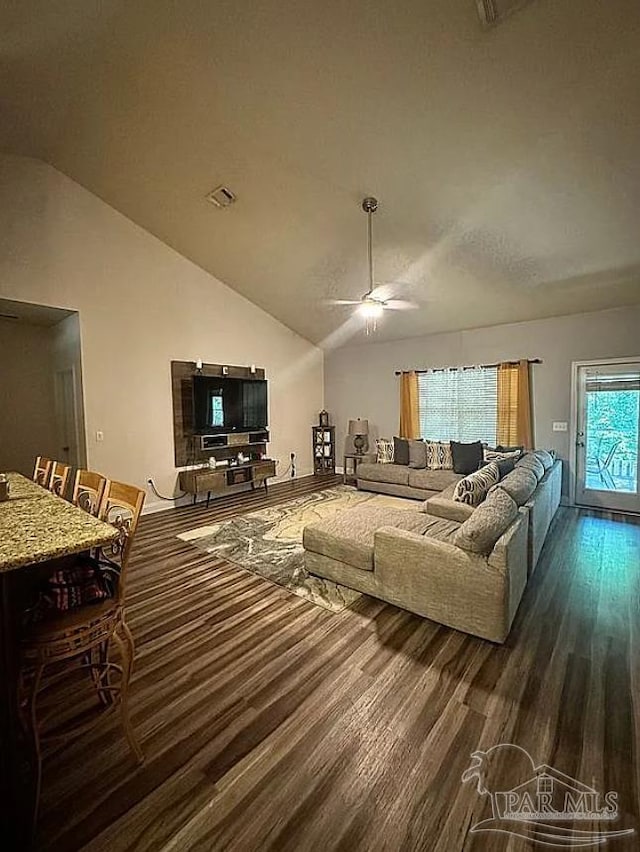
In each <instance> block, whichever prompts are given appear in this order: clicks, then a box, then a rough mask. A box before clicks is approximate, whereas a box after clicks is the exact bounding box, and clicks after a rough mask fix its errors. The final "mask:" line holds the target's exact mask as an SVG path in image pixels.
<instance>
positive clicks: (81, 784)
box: [38, 478, 640, 852]
mask: <svg viewBox="0 0 640 852" xmlns="http://www.w3.org/2000/svg"><path fill="white" fill-rule="evenodd" d="M326 484H333V482H329V483H326ZM317 487H318V481H317V480H314V479H313V478H309V479H306V480H300V481H299V482H297V483H296V484H295V485H289V484H281V485H276V486H274V487H273V488H272V489H271V493H270V495H269V496H268V497H265V495H264V494H261V493H257V492H256V493H255V494H253V495H250V496H249V497H248V498H244V499H239V498H233V497H232V498H228V499H225V500H224V502H223V503H217V504H214V505H212V506H211V508H210V509H209V510H206V509H204V508H203V507H195V508H186V509H179V510H171V511H169V512H163V513H159V514H157V515H152V516H149V517H145V518H144V519H143V521H142V524H141V528H140V531H139V533H138V538H137V541H136V543H135V547H134V552H133V557H132V563H131V566H130V574H129V593H128V621H129V624H130V625H131V627H132V629H133V633H134V636H135V639H136V644H137V654H136V669H135V674H134V679H133V684H132V696H131V710H132V718H133V723H134V726H135V728H136V731H137V733H138V735H139V737H140V740H141V744H142V746H143V749H144V752H145V755H146V762H145V764H144V766H143V767H141V768H138V767H136V765H135V764H134V762H133V759H132V757H131V756H130V754H129V752H128V750H127V746H126V742H125V740H124V737H123V736H122V734H121V730H120V728H119V726H118V723H117V719H116V718H113V717H112V718H110V719H105V722H104V725H103V726H102V727H100V728H98V729H97V730H95V731H94V732H92V733H90V734H87V735H86V736H84V737H82V738H81V739H79V740H77V741H76V742H74V743H72V744H71V745H69V746H67V747H66V748H65V749H64V750H63V749H60V750H58V751H55V752H53V753H51V755H50V756H49V757H48V759H47V760H46V761H45V765H44V782H43V783H44V787H43V796H42V808H41V821H40V827H39V839H38V848H41V849H47V850H74V849H80V848H83V847H85V848H87V849H90V850H109V852H117V850H134V849H135V850H191V849H198V850H207V852H210V850H222V849H224V850H241V852H252V851H253V850H283V852H284V850H316V849H318V850H319V849H323V850H341V852H342V850H344V852H346V850H438V852H439V850H442V852H456V850H473V852H476V850H522V849H530V848H533V847H532V846H531V845H530V844H529V843H528V841H524V840H521V839H517V838H514V837H509V836H507V835H487V834H484V835H479V834H475V835H474V834H469V828H470V826H471V825H472V824H474V823H475V822H477V821H478V820H480V819H482V818H486V817H488V816H490V808H489V802H488V799H487V797H483V796H481V795H479V794H478V793H477V791H476V788H475V784H474V783H468V784H462V783H461V780H460V779H461V775H462V773H463V772H464V770H465V769H466V768H467V767H468V766H469V765H470V753H471V752H472V751H474V750H476V749H484V750H486V749H489V748H491V747H492V746H494V745H497V744H498V743H502V742H512V743H515V744H517V745H519V746H521V747H523V748H525V749H527V750H528V751H529V752H530V753H531V755H532V757H533V759H534V761H535V762H536V763H548V764H550V765H552V766H554V767H556V768H557V769H559V770H561V771H562V772H565V773H567V774H569V775H571V776H575V777H576V778H578V779H580V780H582V781H584V782H585V783H587V784H592V785H593V786H595V787H596V788H598V789H599V790H603V791H605V790H617V791H618V793H619V807H620V812H621V816H620V819H619V821H618V822H617V823H615V825H614V826H608V827H609V828H611V827H615V828H635V829H636V831H637V830H638V828H640V825H639V821H638V814H639V796H638V793H639V790H640V769H639V761H638V743H639V729H640V707H639V700H638V699H639V695H640V692H639V689H640V653H639V650H640V635H639V634H640V620H639V618H638V616H639V614H640V605H639V603H640V526H639V525H637V524H635V523H631V522H623V520H622V519H616V520H612V519H609V518H604V517H600V516H597V515H596V514H595V513H589V512H581V511H577V510H570V509H561V510H560V512H559V514H558V517H557V519H556V522H555V524H554V528H553V532H552V535H551V536H550V537H549V538H548V540H547V543H546V545H545V549H544V552H543V556H542V561H541V563H540V565H539V567H538V569H537V571H536V573H535V575H534V577H533V578H532V580H531V582H530V584H529V587H528V589H527V592H526V594H525V598H524V600H523V602H522V604H521V607H520V610H519V612H518V615H517V619H516V623H515V626H514V629H513V631H512V633H511V636H510V637H509V640H508V642H507V644H506V645H504V646H496V645H492V644H490V643H487V642H484V641H482V640H480V639H475V638H473V637H470V636H466V635H464V634H462V633H458V632H456V631H454V630H449V629H447V628H445V627H442V626H439V625H437V624H434V623H433V622H429V621H426V620H424V619H421V618H418V617H416V616H413V615H410V614H409V613H406V612H403V611H401V610H399V609H396V608H395V607H393V606H390V605H387V604H384V603H382V602H380V601H375V600H373V599H371V598H367V597H365V598H363V599H361V601H359V602H358V603H357V604H356V606H355V607H354V608H353V609H352V610H347V611H345V612H343V613H340V614H333V613H330V612H328V611H325V610H323V609H320V608H318V607H315V606H314V605H312V604H309V603H307V602H306V601H304V600H302V599H300V598H298V597H295V596H294V595H291V594H289V593H288V592H286V591H285V590H284V589H281V588H280V587H278V586H274V585H271V584H270V583H268V582H267V581H265V580H263V579H262V578H260V577H258V576H255V575H253V574H250V573H248V572H246V571H243V570H242V569H240V568H237V567H235V566H233V565H231V564H229V563H224V562H221V561H219V560H215V559H212V558H211V557H208V556H207V555H203V554H202V553H200V552H198V551H197V550H195V549H194V548H193V547H191V546H189V545H188V544H185V543H183V542H181V541H180V540H179V539H177V538H176V534H177V533H179V532H182V531H186V530H188V529H192V528H194V527H197V526H199V525H202V524H205V523H208V522H211V521H212V520H214V519H220V518H224V517H228V516H231V515H233V514H234V513H236V512H238V511H240V510H242V511H252V510H255V509H256V508H258V507H261V506H264V505H267V504H270V503H271V504H273V503H277V502H282V501H283V500H287V499H289V498H290V497H291V496H294V495H298V494H302V493H305V491H309V490H312V489H315V488H317ZM81 694H82V695H84V685H83V692H82V693H80V692H79V691H78V684H77V683H70V684H69V685H68V686H66V687H65V691H64V692H62V693H61V694H60V695H59V696H58V697H57V701H58V704H59V706H60V707H65V706H66V707H77V708H81V707H82V699H81V698H80V696H81ZM89 697H91V696H89ZM542 848H543V847H542ZM608 848H611V849H612V850H613V849H621V850H630V849H637V848H640V843H639V842H638V836H636V837H635V838H632V839H628V838H622V839H619V840H614V841H612V842H611V844H610V846H608Z"/></svg>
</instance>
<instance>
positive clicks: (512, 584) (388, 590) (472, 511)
mask: <svg viewBox="0 0 640 852" xmlns="http://www.w3.org/2000/svg"><path fill="white" fill-rule="evenodd" d="M542 458H544V463H543V461H542V460H541V459H542ZM363 467H365V465H361V466H360V468H363ZM367 467H373V465H371V466H367ZM378 467H380V468H386V469H387V470H385V471H384V472H383V471H371V470H368V469H366V470H365V471H363V473H366V474H367V475H366V476H363V477H359V478H358V487H365V488H367V489H368V490H379V491H381V492H382V493H387V494H388V493H395V494H397V495H398V496H405V497H406V496H414V495H410V494H409V493H408V491H407V489H414V490H417V491H420V492H421V493H420V496H423V492H424V491H428V492H429V496H428V499H426V500H425V501H423V502H422V503H420V504H417V506H416V510H415V511H413V510H410V509H389V508H387V507H384V508H381V507H376V506H368V505H367V504H365V505H363V506H359V507H356V508H353V509H349V510H346V511H344V512H342V513H340V514H338V515H337V516H334V517H332V518H329V519H326V520H324V521H319V522H316V523H313V524H309V525H308V526H307V527H305V530H304V535H303V543H304V548H305V564H306V568H307V570H308V571H309V572H310V573H311V574H314V575H317V576H320V577H324V578H326V579H329V580H333V581H334V582H336V583H339V584H341V585H344V586H348V587H350V588H352V589H357V590H359V591H361V592H364V593H366V594H369V595H372V596H374V597H378V598H381V599H382V600H386V601H389V602H390V603H393V604H395V605H397V606H399V607H402V608H404V609H407V610H409V611H411V612H415V613H417V614H418V615H422V616H425V617H426V618H430V619H432V620H434V621H437V622H440V623H442V624H446V625H448V626H450V627H454V628H456V629H458V630H462V631H464V632H467V633H471V634H473V635H475V636H480V637H482V638H484V639H488V640H490V641H493V642H499V643H502V642H504V641H505V640H506V638H507V636H508V634H509V631H510V629H511V625H512V623H513V619H514V617H515V614H516V611H517V609H518V605H519V603H520V600H521V598H522V595H523V593H524V590H525V588H526V585H527V581H528V579H529V577H530V576H531V574H532V573H533V571H534V570H535V567H536V565H537V562H538V558H539V555H540V551H541V550H542V546H543V544H544V540H545V538H546V535H547V533H548V530H549V527H550V525H551V522H552V520H553V517H554V515H555V513H556V511H557V509H558V506H559V504H560V490H561V482H562V463H561V461H559V460H557V459H553V458H552V457H551V456H550V455H549V454H548V453H545V454H544V456H543V455H542V454H540V458H537V457H536V454H535V453H528V454H527V455H526V456H524V457H523V458H522V459H521V460H520V461H519V462H518V464H517V465H516V468H515V469H514V470H513V472H511V473H508V474H507V475H506V476H505V477H504V479H502V480H501V481H500V482H498V484H497V485H494V486H493V487H491V488H490V489H489V491H488V493H487V495H486V498H485V499H484V500H482V502H481V503H480V504H479V505H478V506H470V505H466V504H464V503H460V502H459V501H456V500H454V499H453V496H452V495H453V491H454V489H455V485H456V482H457V481H458V480H459V479H460V478H461V477H460V476H458V475H456V474H453V473H452V471H415V472H414V473H423V474H426V473H437V474H440V476H439V477H438V481H439V482H441V483H443V488H442V489H441V490H440V491H438V490H437V489H436V488H418V487H417V485H416V482H417V481H418V480H417V478H416V477H415V476H414V477H413V483H414V484H413V485H412V484H410V481H409V477H410V476H411V472H410V471H409V470H407V469H406V468H405V471H404V473H406V474H407V481H406V482H405V481H404V476H401V475H400V474H399V473H397V472H393V473H392V474H391V475H392V476H393V477H394V478H395V480H396V481H394V482H389V481H388V480H387V481H386V482H384V481H382V480H377V479H375V478H374V477H375V476H376V475H378V476H383V475H384V476H387V477H388V476H389V468H391V465H389V464H385V465H378ZM395 467H402V466H395ZM359 472H360V471H359ZM371 474H373V477H372V476H371ZM361 481H362V483H364V486H361ZM422 482H423V483H426V482H428V483H429V484H434V485H435V484H436V480H435V478H434V479H427V477H426V476H425V477H424V478H423V479H422ZM447 482H448V484H447ZM375 483H378V484H379V485H380V486H382V487H380V488H379V487H377V485H374V484H375ZM389 487H392V488H394V489H400V490H394V491H391V492H390V491H389V490H388V489H389Z"/></svg>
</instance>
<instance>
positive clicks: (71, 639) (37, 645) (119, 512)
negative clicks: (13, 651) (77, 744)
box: [19, 482, 145, 829]
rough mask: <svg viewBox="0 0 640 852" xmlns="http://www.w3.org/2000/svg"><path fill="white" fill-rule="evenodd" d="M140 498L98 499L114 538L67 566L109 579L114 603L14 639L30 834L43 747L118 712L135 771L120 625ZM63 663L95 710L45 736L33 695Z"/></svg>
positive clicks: (125, 636)
mask: <svg viewBox="0 0 640 852" xmlns="http://www.w3.org/2000/svg"><path fill="white" fill-rule="evenodd" d="M144 498H145V492H144V491H142V490H141V489H139V488H136V487H134V486H132V485H125V484H123V483H121V482H110V483H109V484H108V487H107V488H106V489H105V491H104V495H103V497H102V501H101V504H100V509H99V512H98V516H99V517H100V519H101V520H103V521H105V522H106V523H110V524H113V526H115V527H116V528H117V529H118V531H119V535H118V537H117V538H116V539H115V540H114V541H113V542H112V543H111V544H109V545H106V546H105V547H103V548H99V549H98V550H97V551H96V552H95V553H94V554H93V556H91V557H84V556H82V557H80V558H79V559H78V560H77V561H76V563H75V564H74V567H75V568H77V567H78V566H85V567H86V568H87V570H88V571H95V572H97V575H99V576H100V577H101V578H105V579H108V580H109V582H110V583H112V584H113V585H114V589H115V591H114V593H113V596H112V597H109V598H107V599H106V600H103V601H101V602H99V603H95V604H88V605H85V606H80V607H77V608H76V609H71V610H68V611H66V612H60V611H53V614H49V615H47V616H45V617H44V618H43V619H42V620H41V621H36V622H35V623H32V624H30V625H28V626H26V627H25V628H24V631H23V635H22V637H21V667H20V679H19V706H20V708H21V714H22V720H23V724H24V727H25V729H26V731H27V732H28V734H29V735H30V737H31V739H32V742H33V744H34V751H35V755H36V759H37V772H36V796H35V810H34V816H33V825H34V829H35V825H36V822H37V814H38V803H39V798H40V786H41V779H42V745H43V744H44V743H45V742H47V741H54V740H55V741H58V742H59V741H64V740H66V739H68V738H71V737H72V736H75V735H77V734H79V733H82V732H84V731H86V730H89V729H91V728H92V727H93V726H94V725H95V724H96V723H98V722H99V721H100V720H101V718H102V715H103V714H104V713H109V712H112V711H114V710H115V709H117V708H119V709H120V713H121V721H122V725H123V728H124V732H125V735H126V738H127V742H128V744H129V747H130V749H131V751H132V752H133V754H134V755H135V758H136V760H137V761H138V763H142V761H143V759H144V758H143V754H142V751H141V749H140V746H139V745H138V743H137V740H136V738H135V735H134V732H133V729H132V727H131V722H130V720H129V703H128V698H129V681H130V678H131V672H132V669H133V657H134V643H133V636H132V635H131V631H130V629H129V627H128V625H127V623H126V621H125V618H124V599H125V581H126V571H127V565H128V562H129V555H130V552H131V546H132V544H133V538H134V535H135V532H136V528H137V526H138V521H139V518H140V514H141V511H142V506H143V504H144ZM112 642H113V644H115V646H116V648H117V650H118V652H119V657H120V661H119V662H118V663H115V662H112V661H111V660H110V659H109V652H110V650H111V644H112ZM65 663H69V664H73V663H76V664H78V665H79V666H80V668H82V669H84V670H86V671H88V672H89V674H90V675H91V680H92V681H93V685H94V686H95V688H96V690H97V694H98V698H99V702H98V705H97V707H96V712H95V713H94V714H93V715H92V717H91V718H89V719H88V720H85V721H82V722H80V723H77V724H74V723H71V724H70V725H69V726H67V727H64V728H62V729H59V728H55V729H54V730H50V731H47V730H46V725H45V723H46V721H47V719H48V718H49V717H51V716H52V715H53V714H54V712H55V708H54V711H49V712H48V714H47V715H44V716H43V718H38V695H39V693H40V692H41V691H43V689H44V688H45V687H48V686H49V685H51V684H52V683H53V682H55V681H56V680H59V679H61V678H64V677H65V676H66V675H67V674H68V673H69V672H68V669H69V668H70V665H69V666H64V665H62V667H61V664H65ZM52 665H55V666H56V671H55V674H54V675H53V676H51V677H49V678H47V680H46V683H45V682H43V675H44V673H45V669H47V668H48V667H49V666H52ZM114 675H115V676H117V680H116V682H113V680H112V677H113V676H114Z"/></svg>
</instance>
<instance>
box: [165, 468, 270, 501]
mask: <svg viewBox="0 0 640 852" xmlns="http://www.w3.org/2000/svg"><path fill="white" fill-rule="evenodd" d="M275 475H276V463H275V461H273V460H272V459H260V461H253V462H246V463H245V464H237V465H230V466H229V467H224V468H210V467H200V468H195V469H194V470H183V471H180V488H181V489H182V490H183V491H186V492H187V494H192V495H193V502H194V503H196V501H197V499H198V494H206V495H207V508H208V506H209V501H210V499H211V495H212V494H223V493H226V492H229V491H230V490H235V489H236V487H238V486H243V485H247V484H249V483H250V484H251V490H252V491H255V488H256V485H263V486H264V490H265V493H268V485H267V480H268V479H269V477H271V476H275ZM238 490H239V489H238Z"/></svg>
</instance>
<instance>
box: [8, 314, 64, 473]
mask: <svg viewBox="0 0 640 852" xmlns="http://www.w3.org/2000/svg"><path fill="white" fill-rule="evenodd" d="M51 356H52V335H51V329H50V328H43V327H42V326H37V325H30V324H28V323H24V322H15V321H12V320H0V470H5V471H6V470H17V471H19V472H20V473H23V474H25V476H31V474H32V473H33V465H34V462H35V459H36V456H38V455H43V456H47V457H49V458H53V457H54V455H55V449H56V440H55V428H56V422H55V416H54V399H53V383H52V376H51Z"/></svg>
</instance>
